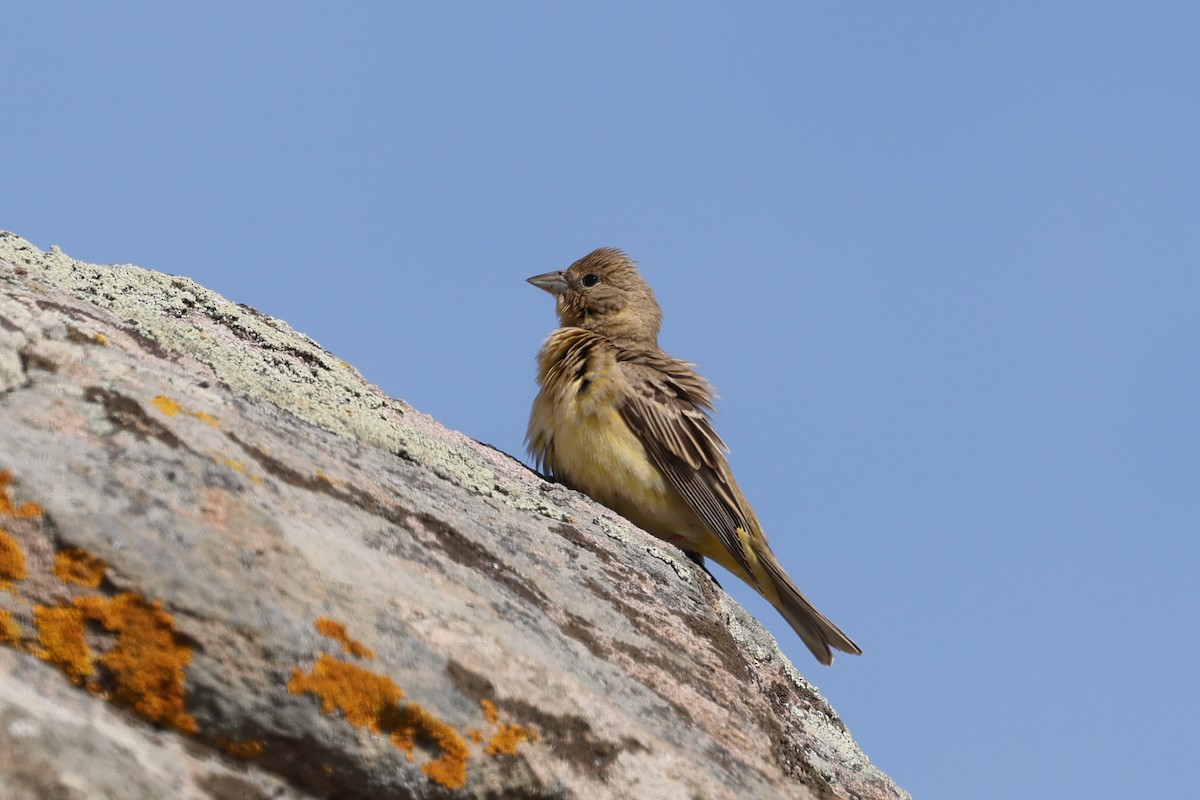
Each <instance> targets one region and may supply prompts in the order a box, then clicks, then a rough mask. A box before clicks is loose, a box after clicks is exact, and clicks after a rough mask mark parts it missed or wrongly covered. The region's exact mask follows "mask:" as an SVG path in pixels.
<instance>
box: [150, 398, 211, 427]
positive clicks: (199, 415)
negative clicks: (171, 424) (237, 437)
mask: <svg viewBox="0 0 1200 800" xmlns="http://www.w3.org/2000/svg"><path fill="white" fill-rule="evenodd" d="M150 402H151V403H152V404H153V405H154V407H155V408H157V409H158V410H159V411H161V412H162V413H164V414H166V415H167V416H168V417H174V416H178V415H179V414H187V415H188V416H189V417H195V418H196V419H198V420H200V421H201V422H207V423H208V424H209V425H211V426H213V427H214V428H216V427H217V420H216V418H215V417H213V416H212V414H209V413H207V412H204V411H191V410H189V409H186V408H184V407H183V405H182V404H180V403H179V402H178V401H177V400H172V399H171V398H169V397H167V396H166V395H161V394H160V395H159V396H158V397H155V398H154V399H153V400H151V401H150Z"/></svg>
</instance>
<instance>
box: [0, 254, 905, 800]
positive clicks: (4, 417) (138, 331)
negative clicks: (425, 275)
mask: <svg viewBox="0 0 1200 800" xmlns="http://www.w3.org/2000/svg"><path fill="white" fill-rule="evenodd" d="M6 481H7V483H5V482H6ZM97 559H98V560H97ZM319 620H320V621H321V622H320V624H318V621H319ZM339 626H344V627H339ZM318 627H320V628H321V630H320V631H319V630H318ZM0 642H4V643H5V645H6V646H4V647H0V796H2V797H4V798H14V799H15V800H19V799H20V798H45V797H60V798H71V799H72V800H74V798H100V797H104V798H150V797H155V798H157V797H180V798H251V799H253V798H310V797H338V798H368V797H370V798H437V797H478V798H539V797H544V798H670V799H671V800H676V799H678V798H710V799H712V800H716V798H739V800H740V798H748V797H753V798H773V797H787V798H832V797H858V798H894V797H906V796H907V795H906V794H905V793H904V792H903V791H901V790H900V789H898V788H897V787H896V786H895V785H894V784H893V783H892V782H891V780H890V779H888V778H887V777H886V776H885V775H883V774H881V773H880V772H879V771H878V770H876V769H875V768H874V767H873V766H871V764H870V762H869V761H868V760H867V758H866V756H864V755H863V753H862V752H861V751H860V750H859V749H858V747H857V745H856V744H855V743H854V741H853V740H852V739H851V737H850V735H849V733H848V732H847V731H846V729H845V727H844V726H843V724H842V723H841V721H840V720H839V719H838V717H837V715H836V714H835V713H834V711H833V710H832V709H831V708H830V706H829V705H828V703H826V701H825V700H824V699H823V698H822V697H820V696H819V695H818V694H817V693H816V691H815V690H814V689H813V688H812V686H810V685H809V684H808V683H807V682H806V681H805V680H804V679H803V678H802V677H801V676H800V675H798V674H797V673H796V671H795V669H794V668H793V667H792V665H791V664H790V663H789V662H788V661H787V660H786V659H785V658H784V657H783V656H782V655H781V654H780V652H779V650H778V648H777V647H776V645H775V642H774V641H773V639H772V638H771V637H770V635H769V634H767V633H766V632H765V631H764V630H763V628H762V627H761V626H760V625H759V624H758V623H757V622H756V621H754V620H753V619H751V618H750V617H748V616H747V615H746V614H745V612H743V611H742V610H741V609H740V608H739V607H738V606H736V605H735V604H734V603H732V602H731V601H730V600H729V599H728V598H727V597H726V596H725V595H724V594H723V593H722V592H720V591H719V590H717V589H715V588H714V587H713V585H712V583H711V582H710V581H709V580H708V579H707V578H706V577H705V576H703V574H701V573H699V572H697V570H696V569H695V568H694V567H693V565H691V564H690V563H689V562H688V561H687V560H686V559H684V558H682V557H681V556H680V554H679V553H678V552H677V551H675V550H674V549H673V548H671V547H670V546H668V545H665V544H662V543H660V542H658V541H657V540H655V539H653V538H652V537H650V536H648V535H646V534H644V533H642V532H641V531H639V530H637V529H635V528H633V527H632V526H630V525H629V524H628V523H626V522H625V521H623V520H621V519H620V518H617V517H615V516H614V515H612V514H611V513H610V512H608V511H607V510H606V509H603V508H601V507H599V506H597V505H595V504H593V503H592V502H591V501H589V500H588V499H587V498H585V497H582V496H580V495H577V494H575V493H573V492H570V491H568V490H566V489H564V488H562V487H560V486H555V485H552V484H548V483H546V482H544V481H542V480H541V479H540V478H539V477H538V476H537V475H535V474H534V473H532V472H530V471H529V470H528V469H527V468H525V467H524V466H523V465H522V464H521V463H520V462H518V461H517V460H515V459H513V458H511V457H509V456H507V455H505V454H503V453H499V452H497V451H495V450H493V449H491V448H488V447H486V446H484V445H481V444H479V443H477V442H474V441H472V440H471V439H469V438H467V437H465V436H463V435H462V434H460V433H457V432H454V431H449V430H446V429H445V428H443V427H442V426H440V425H438V424H437V423H436V422H435V421H433V420H432V419H430V418H429V417H428V416H425V415H423V414H420V413H418V412H416V411H415V410H413V409H412V408H411V407H409V406H408V405H406V404H405V403H403V402H401V401H399V400H394V399H391V398H388V397H386V396H384V395H383V394H382V393H381V392H380V391H379V390H378V389H376V388H375V387H374V386H371V385H369V384H367V383H366V382H365V381H364V380H363V379H362V377H361V376H360V375H359V374H358V373H357V372H356V371H355V370H354V369H353V368H352V367H350V366H349V365H348V364H346V363H344V362H342V361H340V360H339V359H338V358H336V357H335V356H333V355H331V354H330V353H328V352H326V351H324V350H323V349H321V348H320V347H319V346H318V345H317V344H316V343H315V342H313V341H312V340H310V339H308V338H306V337H305V336H303V335H302V334H299V333H297V332H295V331H293V330H292V329H291V328H289V327H288V326H287V325H286V324H285V323H283V322H281V321H279V320H276V319H272V318H270V317H267V316H264V315H263V314H261V313H259V312H258V311H255V310H254V309H251V308H248V307H245V306H239V305H236V304H234V303H231V302H229V301H227V300H225V299H224V298H222V297H220V296H218V295H216V294H214V293H212V292H210V291H208V290H206V289H204V288H203V287H201V286H198V285H197V284H195V283H194V282H192V281H190V280H188V279H186V278H178V277H172V276H169V275H163V274H160V273H156V272H152V271H149V270H144V269H139V268H137V267H133V266H96V265H92V264H85V263H82V262H78V261H74V260H72V259H70V258H68V257H67V256H65V255H63V254H62V253H61V252H60V251H58V250H57V249H54V250H52V251H51V252H49V253H43V252H41V251H40V250H38V249H37V248H35V247H33V246H32V245H30V244H29V243H28V242H25V241H24V240H22V239H20V238H18V237H16V236H14V235H12V234H6V233H0ZM732 698H736V700H734V699H732ZM481 701H485V702H481ZM464 767H465V772H463V768H464Z"/></svg>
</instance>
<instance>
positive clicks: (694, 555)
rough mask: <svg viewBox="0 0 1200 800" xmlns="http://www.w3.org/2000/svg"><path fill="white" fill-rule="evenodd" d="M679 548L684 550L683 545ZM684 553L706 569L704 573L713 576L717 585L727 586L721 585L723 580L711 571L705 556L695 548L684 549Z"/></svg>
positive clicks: (694, 562)
mask: <svg viewBox="0 0 1200 800" xmlns="http://www.w3.org/2000/svg"><path fill="white" fill-rule="evenodd" d="M679 549H680V550H683V548H682V547H681V548H679ZM683 554H684V555H685V556H687V557H688V560H689V561H691V562H692V563H693V564H695V565H696V566H698V567H699V568H700V569H702V570H704V574H705V575H707V576H708V577H710V578H712V582H713V583H715V584H716V585H717V588H718V589H723V588H725V587H723V586H721V582H720V581H719V580H717V576H716V575H713V574H712V572H710V571H709V569H708V565H707V564H705V563H704V556H702V555H700V554H699V553H697V552H696V551H695V550H683Z"/></svg>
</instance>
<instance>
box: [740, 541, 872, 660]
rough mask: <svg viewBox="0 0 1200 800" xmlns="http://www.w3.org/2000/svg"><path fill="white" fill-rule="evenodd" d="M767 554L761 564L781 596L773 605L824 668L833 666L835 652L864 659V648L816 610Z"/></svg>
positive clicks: (760, 555) (776, 591)
mask: <svg viewBox="0 0 1200 800" xmlns="http://www.w3.org/2000/svg"><path fill="white" fill-rule="evenodd" d="M764 555H766V554H762V553H760V554H759V563H760V564H762V565H763V567H764V568H765V571H766V573H767V576H768V577H770V579H771V583H772V584H774V587H773V588H774V589H775V594H776V595H777V597H778V602H776V603H773V604H772V605H774V606H775V607H776V608H777V609H778V610H779V613H780V614H782V615H783V618H784V619H786V620H787V621H788V624H789V625H791V626H792V630H794V631H795V632H796V635H798V636H799V637H800V639H801V640H802V641H803V642H804V644H805V645H807V646H808V649H809V650H810V651H812V654H813V655H814V656H815V657H816V659H817V661H820V662H821V663H822V664H825V665H829V664H832V663H833V650H834V649H836V650H841V651H842V652H843V653H850V654H851V655H856V656H861V655H862V648H860V647H859V646H858V645H856V644H855V643H854V642H853V640H851V639H850V637H849V636H847V635H846V634H845V633H843V632H842V630H841V628H839V627H838V626H837V625H834V624H833V622H832V621H830V619H829V618H828V617H826V616H825V615H824V614H822V613H821V612H820V611H817V609H816V607H815V606H814V605H813V604H812V603H810V602H809V600H808V598H807V597H805V596H804V594H803V593H802V592H801V591H800V590H799V589H797V588H796V584H794V583H792V579H791V578H789V577H788V575H787V573H786V572H784V571H783V567H782V566H780V564H779V562H778V561H776V560H775V558H774V557H773V555H766V557H765V558H764ZM768 599H769V598H768Z"/></svg>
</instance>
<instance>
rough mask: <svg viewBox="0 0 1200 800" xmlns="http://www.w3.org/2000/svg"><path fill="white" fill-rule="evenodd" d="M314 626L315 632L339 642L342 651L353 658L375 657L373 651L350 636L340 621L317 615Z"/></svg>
mask: <svg viewBox="0 0 1200 800" xmlns="http://www.w3.org/2000/svg"><path fill="white" fill-rule="evenodd" d="M314 627H316V629H317V633H319V634H321V635H322V636H324V637H326V638H327V639H333V640H334V641H335V642H337V643H338V644H340V645H341V646H342V650H343V652H345V653H347V654H349V655H352V656H354V657H355V658H365V659H373V658H375V651H374V650H372V649H371V648H369V647H367V646H365V645H363V644H361V643H360V642H357V641H355V640H354V639H352V638H350V634H348V633H347V632H346V626H345V625H343V624H342V623H340V622H336V621H335V620H332V619H330V618H329V617H317V621H316V622H315V623H314Z"/></svg>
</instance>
